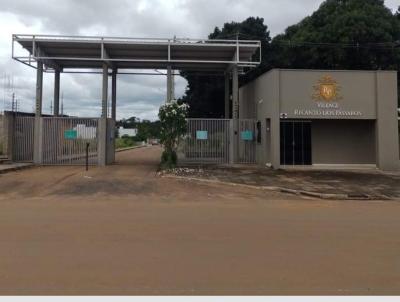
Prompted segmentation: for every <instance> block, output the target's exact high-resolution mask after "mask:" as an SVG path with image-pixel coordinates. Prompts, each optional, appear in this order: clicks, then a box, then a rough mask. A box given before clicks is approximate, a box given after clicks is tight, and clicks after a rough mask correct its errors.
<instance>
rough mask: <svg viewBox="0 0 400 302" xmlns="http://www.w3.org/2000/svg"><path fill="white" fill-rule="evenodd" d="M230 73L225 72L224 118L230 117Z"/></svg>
mask: <svg viewBox="0 0 400 302" xmlns="http://www.w3.org/2000/svg"><path fill="white" fill-rule="evenodd" d="M230 100H231V96H230V75H229V72H227V73H225V118H226V119H228V118H229V117H230V112H229V111H230V104H229V103H230Z"/></svg>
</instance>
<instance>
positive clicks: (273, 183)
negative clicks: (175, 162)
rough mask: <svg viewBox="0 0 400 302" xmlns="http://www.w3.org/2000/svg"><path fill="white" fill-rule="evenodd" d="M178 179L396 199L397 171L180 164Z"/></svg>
mask: <svg viewBox="0 0 400 302" xmlns="http://www.w3.org/2000/svg"><path fill="white" fill-rule="evenodd" d="M165 175H166V176H170V177H171V175H172V176H173V177H176V178H181V179H185V178H186V179H192V180H201V181H206V182H218V183H227V184H237V185H243V186H248V187H254V188H258V189H270V190H277V191H280V192H285V193H291V194H298V195H305V196H310V197H316V198H323V199H361V200H387V199H395V200H400V173H398V172H396V173H384V172H380V171H376V170H346V171H344V170H343V171H340V170H272V169H267V168H261V167H256V166H235V167H218V166H205V167H201V168H193V166H192V167H180V168H177V169H174V170H171V171H168V173H165Z"/></svg>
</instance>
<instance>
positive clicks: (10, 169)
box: [0, 164, 35, 174]
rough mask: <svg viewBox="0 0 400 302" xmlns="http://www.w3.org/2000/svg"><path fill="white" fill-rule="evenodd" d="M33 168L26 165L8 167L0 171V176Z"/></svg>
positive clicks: (30, 165) (31, 165)
mask: <svg viewBox="0 0 400 302" xmlns="http://www.w3.org/2000/svg"><path fill="white" fill-rule="evenodd" d="M34 166H35V165H33V164H27V165H21V166H13V167H9V168H4V169H0V174H6V173H10V172H15V171H20V170H26V169H29V168H33V167H34ZM0 167H1V166H0Z"/></svg>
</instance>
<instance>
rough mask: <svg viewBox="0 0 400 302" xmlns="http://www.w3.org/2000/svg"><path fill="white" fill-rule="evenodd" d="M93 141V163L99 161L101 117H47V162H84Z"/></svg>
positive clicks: (44, 148) (44, 142)
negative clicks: (99, 121)
mask: <svg viewBox="0 0 400 302" xmlns="http://www.w3.org/2000/svg"><path fill="white" fill-rule="evenodd" d="M87 143H89V164H90V165H97V163H98V153H97V147H98V119H93V118H69V117H67V118H65V117H44V118H43V138H42V161H43V164H44V165H83V164H85V163H86V144H87Z"/></svg>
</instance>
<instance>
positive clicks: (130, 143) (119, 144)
mask: <svg viewBox="0 0 400 302" xmlns="http://www.w3.org/2000/svg"><path fill="white" fill-rule="evenodd" d="M140 144H141V142H138V141H136V140H135V138H134V137H131V136H126V135H124V136H123V137H118V138H117V139H116V140H115V149H124V148H129V147H135V146H138V145H140Z"/></svg>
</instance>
